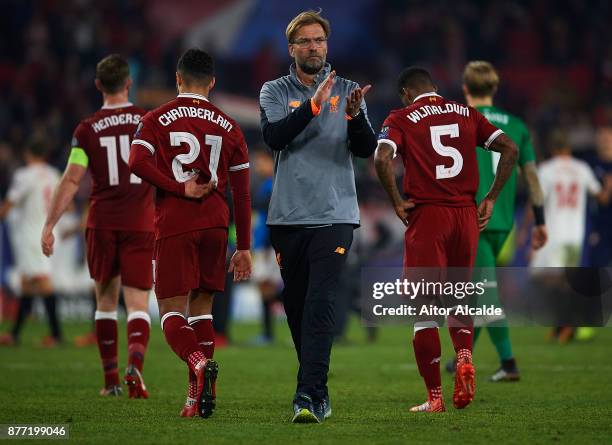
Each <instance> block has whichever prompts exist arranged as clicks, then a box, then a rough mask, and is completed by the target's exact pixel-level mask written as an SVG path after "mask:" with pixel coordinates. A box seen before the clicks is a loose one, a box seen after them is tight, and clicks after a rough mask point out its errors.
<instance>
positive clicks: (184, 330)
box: [161, 312, 201, 362]
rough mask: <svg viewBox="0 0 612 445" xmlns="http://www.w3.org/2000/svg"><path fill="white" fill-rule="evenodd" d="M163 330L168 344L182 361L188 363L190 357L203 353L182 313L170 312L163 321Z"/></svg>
mask: <svg viewBox="0 0 612 445" xmlns="http://www.w3.org/2000/svg"><path fill="white" fill-rule="evenodd" d="M161 325H162V330H163V331H164V336H165V337H166V342H168V345H170V348H172V350H173V351H174V353H175V354H176V355H178V356H179V357H180V358H181V360H183V361H185V362H187V360H188V358H189V356H190V355H191V354H193V353H194V352H201V351H200V345H198V340H197V337H196V335H195V332H194V331H193V328H192V327H191V326H189V325H188V324H187V320H185V317H184V315H183V314H181V313H180V312H168V313H167V314H164V316H163V317H162V319H161Z"/></svg>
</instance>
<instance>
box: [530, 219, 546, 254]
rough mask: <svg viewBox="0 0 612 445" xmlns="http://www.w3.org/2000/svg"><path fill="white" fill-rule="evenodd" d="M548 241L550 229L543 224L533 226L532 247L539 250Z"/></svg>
mask: <svg viewBox="0 0 612 445" xmlns="http://www.w3.org/2000/svg"><path fill="white" fill-rule="evenodd" d="M546 241H548V231H547V230H546V226H545V225H544V224H542V225H541V226H533V229H532V231H531V248H532V249H533V250H538V249H541V248H542V247H544V244H546Z"/></svg>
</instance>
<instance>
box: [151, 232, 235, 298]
mask: <svg viewBox="0 0 612 445" xmlns="http://www.w3.org/2000/svg"><path fill="white" fill-rule="evenodd" d="M226 253H227V229H225V228H212V229H203V230H195V231H193V232H187V233H181V234H179V235H174V236H169V237H167V238H162V239H158V240H156V241H155V254H154V263H153V268H154V281H155V294H156V295H157V298H158V299H163V298H169V297H176V296H179V295H187V294H188V293H189V291H191V290H195V289H199V290H202V291H209V292H223V289H224V288H225V274H226V271H225V258H226Z"/></svg>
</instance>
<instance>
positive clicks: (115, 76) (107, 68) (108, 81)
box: [96, 54, 130, 94]
mask: <svg viewBox="0 0 612 445" xmlns="http://www.w3.org/2000/svg"><path fill="white" fill-rule="evenodd" d="M129 77H130V66H129V64H128V62H127V60H125V59H124V58H123V57H122V56H121V55H119V54H110V55H108V56H106V57H105V58H104V59H102V60H100V61H99V62H98V65H96V79H98V80H99V81H100V84H101V86H102V91H104V92H105V93H107V94H114V93H117V92H119V91H121V89H123V87H125V81H126V80H127V79H128V78H129Z"/></svg>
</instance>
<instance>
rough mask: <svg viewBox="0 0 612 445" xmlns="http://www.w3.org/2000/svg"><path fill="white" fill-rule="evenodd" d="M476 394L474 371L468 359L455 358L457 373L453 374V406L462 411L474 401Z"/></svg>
mask: <svg viewBox="0 0 612 445" xmlns="http://www.w3.org/2000/svg"><path fill="white" fill-rule="evenodd" d="M475 392H476V370H475V369H474V365H473V364H472V360H471V354H470V357H469V358H457V371H456V372H455V390H454V392H453V405H455V408H457V409H463V408H465V407H466V406H468V405H469V404H470V403H471V402H472V400H474V393H475Z"/></svg>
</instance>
